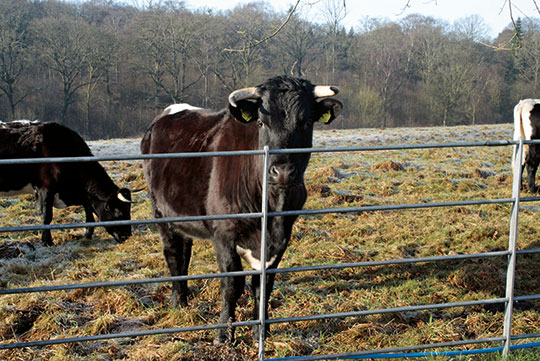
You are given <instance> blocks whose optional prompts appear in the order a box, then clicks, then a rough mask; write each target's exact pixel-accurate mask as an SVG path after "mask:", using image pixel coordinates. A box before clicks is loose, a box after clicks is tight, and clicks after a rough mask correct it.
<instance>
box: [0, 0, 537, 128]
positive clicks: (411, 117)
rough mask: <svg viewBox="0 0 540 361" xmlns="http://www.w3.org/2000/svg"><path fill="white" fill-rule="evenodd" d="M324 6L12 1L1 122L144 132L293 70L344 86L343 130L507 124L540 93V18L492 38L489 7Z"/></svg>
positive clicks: (0, 4)
mask: <svg viewBox="0 0 540 361" xmlns="http://www.w3.org/2000/svg"><path fill="white" fill-rule="evenodd" d="M325 4H326V5H325V7H324V10H323V11H322V13H321V14H318V15H320V16H318V17H317V20H315V19H314V17H313V13H310V12H309V6H304V7H303V8H298V9H293V8H292V7H291V9H290V11H288V12H276V11H275V10H274V9H273V7H272V6H271V4H270V3H269V2H252V3H249V4H245V5H240V6H237V7H236V8H234V9H232V10H228V11H214V10H212V9H197V10H192V9H188V8H187V7H186V6H185V4H184V3H183V2H181V1H158V2H155V3H150V2H148V3H145V5H141V4H140V3H139V4H137V3H124V2H119V1H111V0H91V1H77V2H74V1H58V0H41V1H40V0H2V1H0V120H2V121H10V120H15V119H30V120H35V119H39V120H41V121H56V122H59V123H62V124H65V125H67V126H69V127H71V128H73V129H75V130H76V131H78V132H79V133H80V134H81V135H83V136H84V137H85V138H86V139H107V138H117V137H130V136H138V135H140V134H141V133H142V132H143V131H144V130H145V129H146V127H147V126H148V124H149V123H150V122H151V121H152V119H153V118H154V117H155V116H156V115H157V114H159V112H160V111H161V110H162V109H163V108H164V107H166V106H167V105H169V104H172V103H182V102H185V103H190V104H192V105H195V106H199V107H206V108H213V109H221V108H223V107H225V106H226V104H227V95H228V94H229V93H230V92H231V91H232V90H235V89H238V88H241V87H246V86H254V85H257V84H260V83H261V82H263V81H264V80H265V79H267V78H269V77H272V76H276V75H282V74H287V75H291V76H298V77H303V78H306V79H309V80H311V81H312V82H313V83H317V84H332V85H338V86H339V87H340V89H341V92H340V94H339V98H340V100H341V101H342V102H343V103H344V104H345V109H344V113H343V115H342V116H341V117H340V118H339V119H338V120H336V121H335V122H334V123H333V124H332V125H331V126H332V127H334V128H341V129H345V128H366V127H372V128H388V127H412V126H454V125H469V124H494V123H508V122H511V121H512V109H513V106H514V104H516V102H517V101H518V100H519V99H521V98H536V97H538V94H539V90H540V20H538V18H534V17H531V18H524V19H521V18H517V19H516V21H515V23H512V22H510V19H509V24H508V27H507V28H506V29H503V30H502V31H501V32H500V33H499V34H498V36H497V37H496V38H494V39H492V38H490V37H489V36H488V35H487V31H486V29H487V26H486V24H485V22H484V20H483V19H482V18H481V17H480V16H478V15H468V16H464V17H463V18H462V19H459V20H457V21H455V22H454V23H451V24H450V23H448V22H445V21H443V20H441V19H436V18H432V17H428V16H423V15H418V14H415V15H408V16H406V17H404V18H402V19H401V20H400V21H397V22H395V21H389V20H386V19H378V18H370V17H369V14H366V16H365V17H363V18H361V19H358V26H355V27H354V28H350V29H347V28H345V26H343V25H342V23H343V18H344V15H345V9H344V8H343V7H342V4H344V3H343V2H342V1H340V0H327V2H326V3H325ZM306 9H307V10H306ZM293 10H294V11H293ZM531 15H535V14H531ZM321 19H322V20H321Z"/></svg>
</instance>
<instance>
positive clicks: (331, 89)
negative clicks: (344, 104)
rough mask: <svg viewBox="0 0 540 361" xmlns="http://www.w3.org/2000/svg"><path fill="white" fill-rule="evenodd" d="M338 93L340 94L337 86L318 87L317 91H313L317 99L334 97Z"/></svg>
mask: <svg viewBox="0 0 540 361" xmlns="http://www.w3.org/2000/svg"><path fill="white" fill-rule="evenodd" d="M337 93H339V88H338V87H337V86H335V85H317V86H316V87H315V89H313V95H315V98H327V97H333V96H334V95H336V94H337Z"/></svg>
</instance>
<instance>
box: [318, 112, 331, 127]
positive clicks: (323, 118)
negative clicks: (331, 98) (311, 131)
mask: <svg viewBox="0 0 540 361" xmlns="http://www.w3.org/2000/svg"><path fill="white" fill-rule="evenodd" d="M331 116H332V114H331V113H330V110H329V111H327V112H326V113H324V114H323V115H321V118H320V119H319V122H321V123H325V124H326V123H328V121H329V120H330V117H331Z"/></svg>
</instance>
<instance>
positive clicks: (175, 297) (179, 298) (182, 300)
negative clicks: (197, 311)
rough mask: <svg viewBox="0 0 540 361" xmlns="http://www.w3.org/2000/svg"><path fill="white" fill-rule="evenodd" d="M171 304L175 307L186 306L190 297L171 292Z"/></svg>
mask: <svg viewBox="0 0 540 361" xmlns="http://www.w3.org/2000/svg"><path fill="white" fill-rule="evenodd" d="M171 304H172V305H173V306H174V307H186V306H187V305H188V298H187V296H186V295H180V294H178V293H176V292H174V291H173V293H172V294H171Z"/></svg>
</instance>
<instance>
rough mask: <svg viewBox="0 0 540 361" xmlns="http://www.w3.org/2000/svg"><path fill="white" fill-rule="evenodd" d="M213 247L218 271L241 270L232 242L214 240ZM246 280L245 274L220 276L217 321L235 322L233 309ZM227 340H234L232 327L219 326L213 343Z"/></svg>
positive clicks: (240, 263)
mask: <svg viewBox="0 0 540 361" xmlns="http://www.w3.org/2000/svg"><path fill="white" fill-rule="evenodd" d="M214 248H215V251H216V257H217V261H218V266H219V271H220V272H222V273H223V272H235V271H241V270H242V262H241V260H240V256H238V254H237V253H236V249H235V247H234V242H232V241H231V242H226V243H225V244H223V243H222V242H219V241H217V242H216V241H214ZM245 282H246V277H245V276H236V277H223V278H221V300H222V302H221V307H222V308H221V314H220V316H219V323H225V324H226V323H229V322H235V321H236V316H235V309H236V303H237V302H238V299H239V298H240V296H241V295H242V293H243V292H244V286H245ZM226 341H229V342H230V343H233V342H234V327H231V328H220V329H218V333H217V336H216V339H215V340H214V343H223V342H226Z"/></svg>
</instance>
